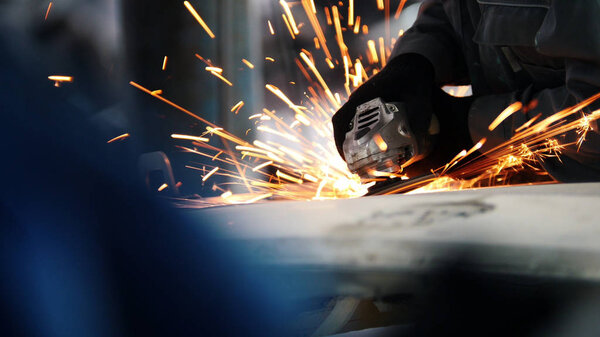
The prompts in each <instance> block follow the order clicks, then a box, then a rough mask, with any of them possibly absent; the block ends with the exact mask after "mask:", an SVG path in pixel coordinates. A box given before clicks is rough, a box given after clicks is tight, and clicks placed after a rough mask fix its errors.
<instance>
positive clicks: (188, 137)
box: [171, 134, 210, 143]
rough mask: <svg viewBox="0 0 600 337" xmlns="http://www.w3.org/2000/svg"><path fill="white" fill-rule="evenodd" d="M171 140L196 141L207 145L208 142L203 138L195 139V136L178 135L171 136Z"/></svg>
mask: <svg viewBox="0 0 600 337" xmlns="http://www.w3.org/2000/svg"><path fill="white" fill-rule="evenodd" d="M171 138H173V139H184V140H194V141H197V142H204V143H208V142H209V141H210V140H209V139H208V138H205V137H196V136H189V135H178V134H172V135H171Z"/></svg>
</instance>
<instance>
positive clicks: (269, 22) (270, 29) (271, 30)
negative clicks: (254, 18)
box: [267, 20, 275, 35]
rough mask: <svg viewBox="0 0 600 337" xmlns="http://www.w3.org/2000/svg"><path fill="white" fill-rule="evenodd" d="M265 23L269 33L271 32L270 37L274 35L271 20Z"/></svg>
mask: <svg viewBox="0 0 600 337" xmlns="http://www.w3.org/2000/svg"><path fill="white" fill-rule="evenodd" d="M267 23H268V24H269V31H270V32H271V35H275V30H274V29H273V25H272V24H271V20H267Z"/></svg>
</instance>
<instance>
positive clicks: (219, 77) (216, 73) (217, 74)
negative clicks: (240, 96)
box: [210, 70, 233, 87]
mask: <svg viewBox="0 0 600 337" xmlns="http://www.w3.org/2000/svg"><path fill="white" fill-rule="evenodd" d="M210 73H211V74H213V76H215V77H217V78H218V79H220V80H221V81H223V82H225V83H226V84H227V85H228V86H230V87H233V83H231V82H230V81H229V80H228V79H226V78H225V77H224V76H223V75H221V73H220V72H217V71H215V70H213V71H211V72H210Z"/></svg>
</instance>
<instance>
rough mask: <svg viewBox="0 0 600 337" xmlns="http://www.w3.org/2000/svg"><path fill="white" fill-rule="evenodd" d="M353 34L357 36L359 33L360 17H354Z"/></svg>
mask: <svg viewBox="0 0 600 337" xmlns="http://www.w3.org/2000/svg"><path fill="white" fill-rule="evenodd" d="M353 32H354V34H358V33H359V32H360V16H357V17H356V23H355V24H354V31H353Z"/></svg>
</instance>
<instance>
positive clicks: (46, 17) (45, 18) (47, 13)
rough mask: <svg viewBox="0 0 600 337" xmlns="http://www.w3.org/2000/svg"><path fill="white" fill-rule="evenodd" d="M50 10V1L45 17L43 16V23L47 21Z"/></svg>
mask: <svg viewBox="0 0 600 337" xmlns="http://www.w3.org/2000/svg"><path fill="white" fill-rule="evenodd" d="M51 9H52V1H50V3H49V4H48V9H47V10H46V16H44V21H46V20H48V15H49V14H50V10H51Z"/></svg>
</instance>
